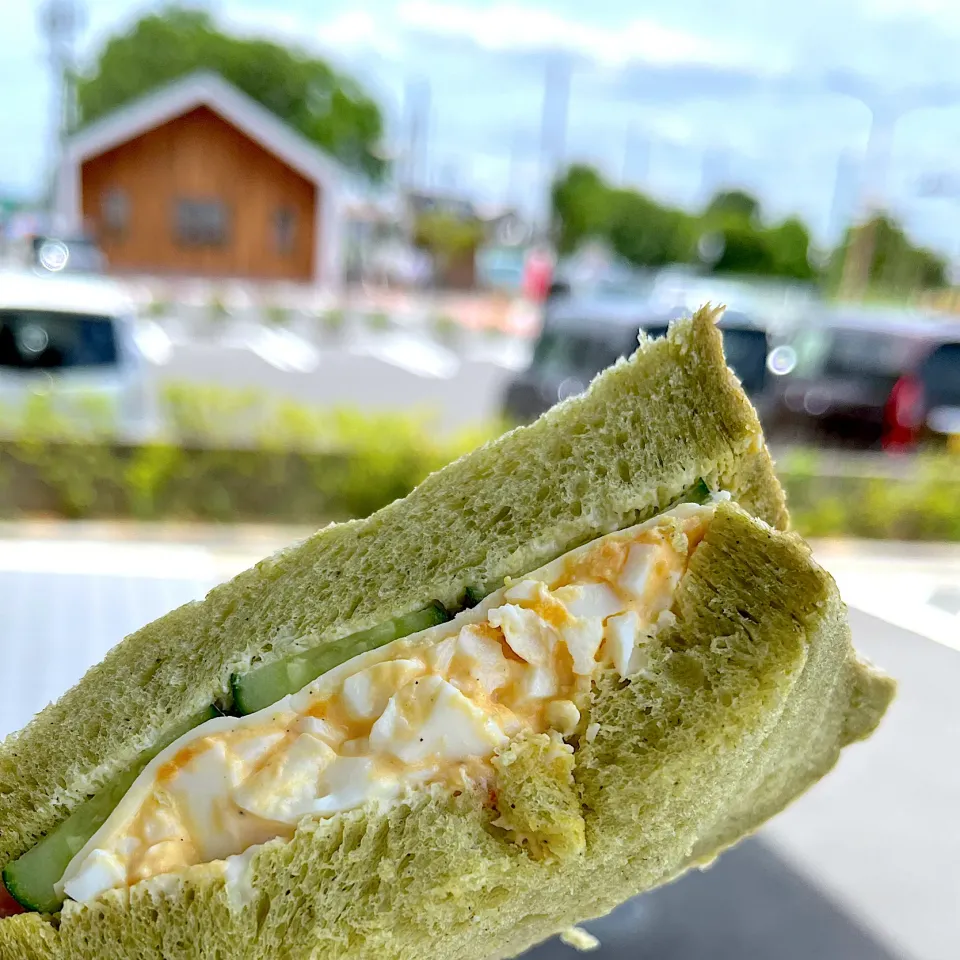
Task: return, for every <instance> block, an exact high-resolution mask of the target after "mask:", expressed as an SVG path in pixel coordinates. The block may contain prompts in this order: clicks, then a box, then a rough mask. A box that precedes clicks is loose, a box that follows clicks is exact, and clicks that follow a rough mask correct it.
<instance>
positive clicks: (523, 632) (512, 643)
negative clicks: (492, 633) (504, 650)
mask: <svg viewBox="0 0 960 960" xmlns="http://www.w3.org/2000/svg"><path fill="white" fill-rule="evenodd" d="M487 619H488V620H489V622H490V623H491V624H492V625H493V626H494V627H499V628H500V629H501V630H502V631H503V636H504V637H505V639H506V641H507V645H508V646H509V647H510V649H511V650H512V651H513V652H514V653H515V654H516V655H517V656H518V657H520V658H521V659H522V660H526V661H527V663H532V664H534V665H535V666H543V665H544V664H547V663H549V662H550V659H551V658H552V656H553V648H554V646H555V645H556V642H557V632H556V630H554V628H553V627H552V626H551V625H550V624H549V623H547V621H546V620H544V619H543V617H541V616H540V614H539V613H537V612H536V611H535V610H528V609H527V608H526V607H520V606H517V605H516V604H515V603H505V604H504V605H503V606H502V607H496V608H495V609H493V610H491V611H490V612H489V613H488V614H487Z"/></svg>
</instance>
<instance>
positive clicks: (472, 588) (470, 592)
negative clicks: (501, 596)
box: [463, 583, 502, 610]
mask: <svg viewBox="0 0 960 960" xmlns="http://www.w3.org/2000/svg"><path fill="white" fill-rule="evenodd" d="M501 586H502V584H501ZM496 589H497V588H496V587H489V588H488V587H486V586H484V585H483V584H480V583H471V584H470V585H469V586H468V587H467V589H466V590H464V591H463V607H464V609H465V610H472V609H473V608H474V607H475V606H476V605H477V604H478V603H480V602H481V601H482V600H485V599H486V598H487V597H488V596H489V595H490V594H491V593H493V591H494V590H496Z"/></svg>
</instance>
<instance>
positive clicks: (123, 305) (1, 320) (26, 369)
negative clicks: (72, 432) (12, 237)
mask: <svg viewBox="0 0 960 960" xmlns="http://www.w3.org/2000/svg"><path fill="white" fill-rule="evenodd" d="M134 324H135V310H134V306H133V304H132V302H131V301H130V299H129V298H128V297H127V296H126V295H125V294H124V292H123V290H122V289H121V288H120V287H119V285H117V284H116V283H114V282H112V281H110V280H108V279H106V278H104V277H94V276H90V277H81V276H76V275H73V276H68V275H49V274H47V275H38V274H35V273H31V272H28V271H22V272H9V273H2V272H0V410H2V415H3V420H4V421H7V422H9V421H10V420H13V421H14V422H15V421H16V419H17V417H18V415H20V414H21V413H22V412H23V410H24V408H25V407H26V406H27V404H28V401H29V399H30V398H31V397H32V396H49V397H50V398H52V399H53V401H54V405H53V408H54V409H55V410H56V412H57V414H58V415H60V414H64V415H67V416H69V417H71V418H81V419H83V418H85V417H89V416H90V415H91V413H92V412H94V411H95V412H96V419H97V421H98V422H100V423H101V425H102V424H104V423H108V424H109V427H110V429H111V432H115V433H116V434H117V435H118V436H120V437H129V438H131V439H135V438H140V437H143V436H144V434H145V433H148V432H150V431H151V430H152V428H153V426H154V417H155V403H154V401H153V397H152V392H151V391H150V389H149V383H148V377H147V364H146V361H145V358H144V357H143V355H142V353H141V351H140V349H139V348H138V346H137V343H136V339H135V336H134V329H135V327H134Z"/></svg>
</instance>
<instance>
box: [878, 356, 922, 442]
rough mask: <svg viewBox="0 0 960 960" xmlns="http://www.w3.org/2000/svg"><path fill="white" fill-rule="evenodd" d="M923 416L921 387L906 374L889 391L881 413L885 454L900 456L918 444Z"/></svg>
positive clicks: (882, 440) (914, 378)
mask: <svg viewBox="0 0 960 960" xmlns="http://www.w3.org/2000/svg"><path fill="white" fill-rule="evenodd" d="M922 416H923V384H921V383H920V381H919V380H917V378H916V377H913V376H911V375H910V374H907V375H906V376H903V377H901V378H900V379H899V380H898V381H897V382H896V383H895V384H894V385H893V389H892V390H891V391H890V396H889V398H888V399H887V405H886V407H885V408H884V411H883V436H882V437H881V441H880V442H881V445H882V446H883V449H884V450H886V451H887V452H888V453H903V452H906V451H908V450H911V449H913V447H914V446H915V445H916V442H917V434H918V432H919V428H920V423H921V420H922Z"/></svg>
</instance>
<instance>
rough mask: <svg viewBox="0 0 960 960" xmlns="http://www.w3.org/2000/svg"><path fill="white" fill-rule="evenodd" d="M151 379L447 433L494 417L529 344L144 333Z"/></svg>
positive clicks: (396, 336) (282, 333)
mask: <svg viewBox="0 0 960 960" xmlns="http://www.w3.org/2000/svg"><path fill="white" fill-rule="evenodd" d="M140 340H141V345H142V346H144V348H145V349H144V352H145V354H146V355H147V358H148V361H149V364H148V377H149V380H150V382H151V383H152V384H153V385H154V387H161V386H162V385H163V384H164V383H171V382H179V383H184V382H186V383H197V384H202V385H204V386H208V385H219V386H223V387H231V388H254V389H257V390H261V391H263V392H264V393H266V394H270V395H273V396H280V397H286V398H289V399H292V400H296V401H298V402H300V403H304V404H309V405H316V406H330V405H338V406H349V407H355V408H359V409H362V410H369V411H383V410H391V409H396V407H397V405H398V401H397V398H402V406H403V407H404V408H405V409H413V410H423V411H429V412H430V413H431V414H433V415H435V416H436V418H437V422H438V426H439V428H440V429H442V430H444V431H452V430H457V429H459V428H462V427H466V426H469V425H471V424H475V423H477V422H481V421H484V420H489V419H491V418H493V417H496V416H497V415H498V413H499V410H500V403H501V400H502V397H503V393H504V389H505V387H506V384H507V382H508V380H509V378H510V377H511V376H512V375H513V373H514V371H516V370H518V369H522V368H524V367H525V366H526V363H527V360H528V358H529V351H530V344H529V342H527V341H525V340H521V339H518V338H508V337H496V338H491V337H490V336H488V335H483V334H474V333H468V332H464V333H462V334H461V335H460V336H459V337H458V338H457V339H456V340H454V341H452V342H450V343H443V342H438V341H437V340H435V339H434V338H432V337H430V336H427V335H425V334H423V333H420V332H417V331H413V330H404V329H391V330H384V331H362V330H360V331H352V332H350V333H349V334H348V335H346V336H344V337H343V338H342V339H337V340H332V341H331V340H324V339H323V338H319V337H316V336H312V335H310V334H309V333H308V332H307V331H303V330H299V329H297V328H294V329H291V330H275V329H270V328H267V327H263V326H262V325H259V324H256V325H254V324H238V325H237V326H236V327H234V328H232V329H231V330H229V331H227V332H226V334H225V335H218V336H215V337H214V336H211V337H208V338H204V337H197V336H196V335H194V334H188V333H187V332H185V331H180V330H179V329H178V328H177V327H176V326H174V327H172V328H161V327H159V326H158V325H156V324H147V325H145V326H144V328H143V329H142V330H141V334H140Z"/></svg>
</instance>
